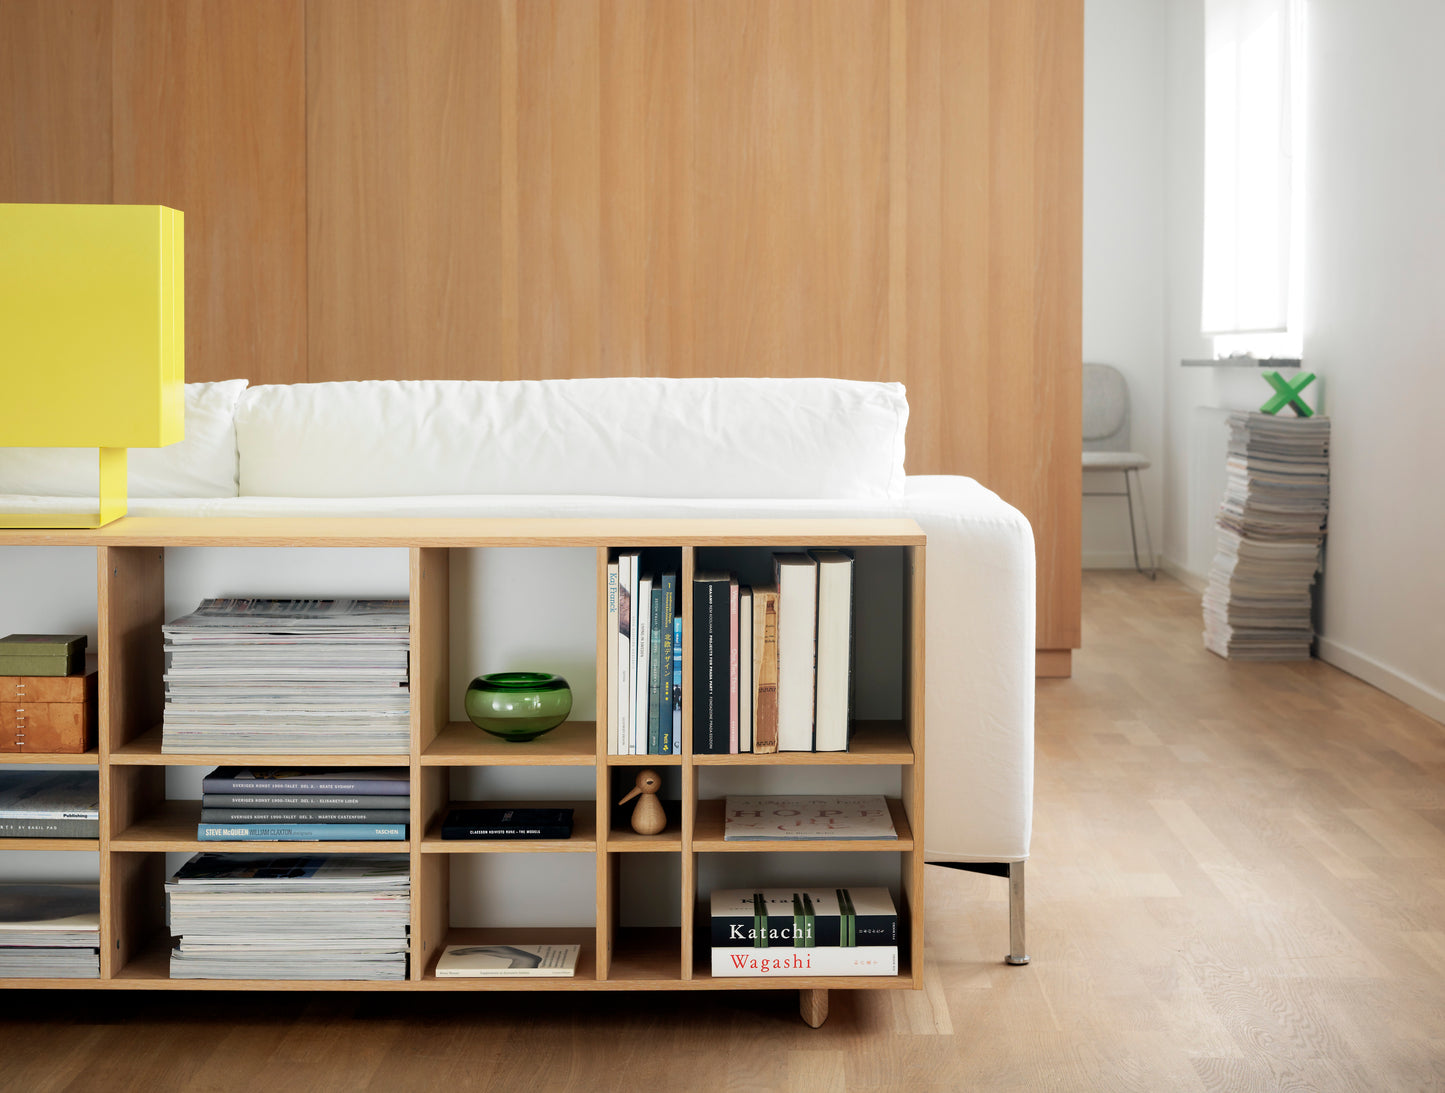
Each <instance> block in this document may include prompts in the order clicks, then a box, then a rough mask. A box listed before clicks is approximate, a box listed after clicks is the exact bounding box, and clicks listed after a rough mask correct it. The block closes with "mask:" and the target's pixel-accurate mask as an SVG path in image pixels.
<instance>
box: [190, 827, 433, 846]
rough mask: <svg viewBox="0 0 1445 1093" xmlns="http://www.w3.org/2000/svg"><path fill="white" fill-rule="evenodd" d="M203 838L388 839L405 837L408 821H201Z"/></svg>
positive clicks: (199, 829)
mask: <svg viewBox="0 0 1445 1093" xmlns="http://www.w3.org/2000/svg"><path fill="white" fill-rule="evenodd" d="M196 838H197V839H199V840H200V841H201V842H218V841H228V840H233V839H234V840H237V841H240V842H372V841H376V842H384V841H387V840H391V839H405V838H406V825H405V824H240V825H233V824H198V825H197V826H196Z"/></svg>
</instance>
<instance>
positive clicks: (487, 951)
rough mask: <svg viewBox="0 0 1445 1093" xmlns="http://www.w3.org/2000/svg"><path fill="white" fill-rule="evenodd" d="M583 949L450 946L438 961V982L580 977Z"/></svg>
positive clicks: (552, 946) (565, 946) (542, 946)
mask: <svg viewBox="0 0 1445 1093" xmlns="http://www.w3.org/2000/svg"><path fill="white" fill-rule="evenodd" d="M581 951H582V946H580V945H448V946H447V947H446V949H444V950H443V951H442V955H441V956H440V957H439V958H438V960H437V967H436V976H437V978H438V979H465V978H479V979H480V978H501V977H503V976H524V977H528V978H540V977H546V978H560V977H564V976H572V975H576V974H577V957H578V955H579V954H580V953H581Z"/></svg>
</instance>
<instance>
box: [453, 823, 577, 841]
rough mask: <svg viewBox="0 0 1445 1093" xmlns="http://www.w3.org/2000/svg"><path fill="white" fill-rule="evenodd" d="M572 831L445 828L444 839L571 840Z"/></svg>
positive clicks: (554, 827) (555, 829)
mask: <svg viewBox="0 0 1445 1093" xmlns="http://www.w3.org/2000/svg"><path fill="white" fill-rule="evenodd" d="M571 837H572V829H571V828H570V827H561V826H556V825H552V824H548V825H545V826H543V827H443V828H442V838H443V839H570V838H571Z"/></svg>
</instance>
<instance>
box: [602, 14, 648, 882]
mask: <svg viewBox="0 0 1445 1093" xmlns="http://www.w3.org/2000/svg"><path fill="white" fill-rule="evenodd" d="M599 15H600V23H599V26H598V75H597V80H598V94H597V106H598V155H599V157H600V161H599V164H598V175H597V186H598V218H599V220H598V227H599V239H598V277H599V281H598V291H599V293H600V296H601V300H600V304H601V306H600V310H599V313H598V346H597V358H598V362H599V364H600V371H599V374H600V375H604V376H638V375H642V374H644V373H645V372H646V366H647V240H648V230H647V228H648V219H649V211H648V205H647V154H648V148H647V137H646V127H647V86H648V85H647V71H648V68H647V23H648V4H647V2H646V0H611V2H609V3H605V4H603V5H602V7H601V10H600V13H599ZM604 195H605V200H604V199H603V197H604ZM604 575H605V574H604ZM604 586H605V582H604ZM599 903H600V901H599Z"/></svg>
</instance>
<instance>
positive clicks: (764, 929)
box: [753, 892, 768, 949]
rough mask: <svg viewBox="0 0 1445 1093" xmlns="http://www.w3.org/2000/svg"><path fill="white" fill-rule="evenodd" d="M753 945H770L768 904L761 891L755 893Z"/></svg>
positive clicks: (762, 947)
mask: <svg viewBox="0 0 1445 1093" xmlns="http://www.w3.org/2000/svg"><path fill="white" fill-rule="evenodd" d="M753 946H754V947H755V948H758V949H766V948H767V947H768V904H767V901H766V900H764V899H763V894H762V893H761V892H754V893H753Z"/></svg>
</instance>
